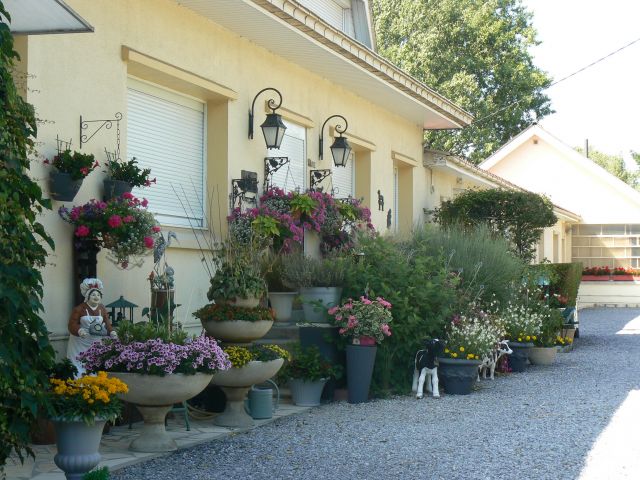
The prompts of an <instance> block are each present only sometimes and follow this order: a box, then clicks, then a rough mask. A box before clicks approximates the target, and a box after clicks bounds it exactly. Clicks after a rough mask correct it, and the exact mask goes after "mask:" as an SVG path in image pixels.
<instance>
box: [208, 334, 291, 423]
mask: <svg viewBox="0 0 640 480" xmlns="http://www.w3.org/2000/svg"><path fill="white" fill-rule="evenodd" d="M224 352H225V354H226V355H227V356H228V358H229V361H230V363H231V368H230V369H228V370H225V371H220V372H217V373H216V374H215V375H214V376H213V378H212V380H211V383H212V384H214V385H218V386H219V387H220V388H221V389H222V391H223V392H224V394H225V396H226V397H227V403H226V406H225V409H224V412H222V413H221V414H220V415H218V416H217V417H216V418H215V420H214V423H215V424H216V425H219V426H222V427H233V428H238V427H250V426H252V425H253V423H254V422H253V418H251V416H250V415H249V414H248V413H247V411H246V410H245V405H244V400H245V397H246V395H247V392H248V391H249V388H251V386H252V385H254V384H258V383H262V382H264V381H265V380H267V379H269V378H271V377H273V376H274V375H275V374H276V373H278V370H280V368H281V367H282V364H283V363H284V360H285V359H287V358H289V353H288V352H287V351H286V350H284V349H283V348H281V347H279V346H277V345H253V346H251V347H241V346H238V345H230V346H227V347H224Z"/></svg>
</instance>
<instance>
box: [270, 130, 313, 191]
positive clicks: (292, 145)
mask: <svg viewBox="0 0 640 480" xmlns="http://www.w3.org/2000/svg"><path fill="white" fill-rule="evenodd" d="M284 124H285V125H286V127H287V130H286V131H285V135H284V139H283V140H282V144H281V145H280V149H279V150H267V156H268V157H288V158H289V163H288V164H287V165H284V166H283V167H281V168H280V169H279V170H278V171H277V172H275V173H274V174H273V176H272V177H271V178H272V184H273V186H274V187H279V188H282V189H283V190H284V191H285V192H291V191H294V190H295V189H296V188H299V189H300V191H304V189H305V187H306V184H307V182H306V178H305V175H306V171H307V169H306V162H305V158H306V145H305V144H306V130H305V129H304V127H302V126H300V125H296V124H293V123H291V122H287V121H286V120H285V121H284Z"/></svg>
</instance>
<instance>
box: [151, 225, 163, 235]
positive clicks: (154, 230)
mask: <svg viewBox="0 0 640 480" xmlns="http://www.w3.org/2000/svg"><path fill="white" fill-rule="evenodd" d="M160 230H162V229H161V228H160V227H159V226H157V225H156V226H155V227H151V231H152V232H154V233H158V232H159V231H160Z"/></svg>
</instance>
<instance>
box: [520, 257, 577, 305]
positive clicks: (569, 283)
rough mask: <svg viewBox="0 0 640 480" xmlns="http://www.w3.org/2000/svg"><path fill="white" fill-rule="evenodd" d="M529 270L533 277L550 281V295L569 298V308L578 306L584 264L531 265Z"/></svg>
mask: <svg viewBox="0 0 640 480" xmlns="http://www.w3.org/2000/svg"><path fill="white" fill-rule="evenodd" d="M529 270H530V272H531V276H533V277H536V278H538V277H541V276H543V277H546V278H547V279H548V280H549V291H548V293H549V295H554V294H558V295H562V296H563V297H566V298H567V306H569V307H575V306H576V300H577V298H578V289H579V288H580V281H581V279H582V262H573V263H543V264H540V265H531V266H529ZM534 280H535V279H534Z"/></svg>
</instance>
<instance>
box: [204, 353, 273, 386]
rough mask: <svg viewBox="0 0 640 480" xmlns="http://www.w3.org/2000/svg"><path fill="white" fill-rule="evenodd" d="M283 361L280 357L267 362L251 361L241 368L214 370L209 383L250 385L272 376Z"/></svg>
mask: <svg viewBox="0 0 640 480" xmlns="http://www.w3.org/2000/svg"><path fill="white" fill-rule="evenodd" d="M283 363H284V359H282V358H276V359H275V360H271V361H269V362H256V361H251V362H249V363H248V364H246V365H245V366H244V367H242V368H235V367H231V368H230V369H229V370H223V371H220V372H216V373H215V374H214V375H213V378H212V379H211V383H212V384H213V385H218V386H219V387H250V386H251V385H254V384H256V383H262V382H264V381H265V380H267V379H269V378H271V377H273V376H274V375H275V374H276V373H278V370H280V368H281V367H282V364H283Z"/></svg>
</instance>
